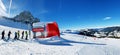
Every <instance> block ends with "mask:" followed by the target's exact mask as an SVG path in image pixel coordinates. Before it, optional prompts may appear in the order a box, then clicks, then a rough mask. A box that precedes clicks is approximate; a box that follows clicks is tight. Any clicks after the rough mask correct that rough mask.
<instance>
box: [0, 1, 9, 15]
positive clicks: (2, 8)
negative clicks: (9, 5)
mask: <svg viewBox="0 0 120 55" xmlns="http://www.w3.org/2000/svg"><path fill="white" fill-rule="evenodd" d="M2 16H8V14H7V13H6V7H5V5H4V4H3V2H2V0H0V17H2Z"/></svg>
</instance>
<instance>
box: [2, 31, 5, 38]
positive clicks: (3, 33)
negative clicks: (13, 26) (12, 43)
mask: <svg viewBox="0 0 120 55" xmlns="http://www.w3.org/2000/svg"><path fill="white" fill-rule="evenodd" d="M4 35H5V30H3V31H2V39H3V40H4V39H5V36H4Z"/></svg>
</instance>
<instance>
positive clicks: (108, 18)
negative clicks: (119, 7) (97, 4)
mask: <svg viewBox="0 0 120 55" xmlns="http://www.w3.org/2000/svg"><path fill="white" fill-rule="evenodd" d="M111 18H112V17H105V18H104V19H103V20H110V19H111Z"/></svg>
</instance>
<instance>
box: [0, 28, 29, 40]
mask: <svg viewBox="0 0 120 55" xmlns="http://www.w3.org/2000/svg"><path fill="white" fill-rule="evenodd" d="M1 34H2V38H1V39H3V40H9V39H10V37H11V34H12V33H11V31H9V32H8V38H7V39H5V30H3V31H2V33H1ZM21 34H22V35H21V38H20V31H19V30H18V31H17V32H15V33H14V35H15V37H14V40H20V39H24V36H25V40H28V32H27V31H22V33H21Z"/></svg>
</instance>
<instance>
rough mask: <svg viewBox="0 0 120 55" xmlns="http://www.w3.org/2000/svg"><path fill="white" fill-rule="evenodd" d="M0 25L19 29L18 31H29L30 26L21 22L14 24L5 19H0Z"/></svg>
mask: <svg viewBox="0 0 120 55" xmlns="http://www.w3.org/2000/svg"><path fill="white" fill-rule="evenodd" d="M0 25H2V26H8V27H13V28H18V29H28V26H27V25H26V24H23V23H20V22H14V21H11V20H8V19H5V18H0Z"/></svg>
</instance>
